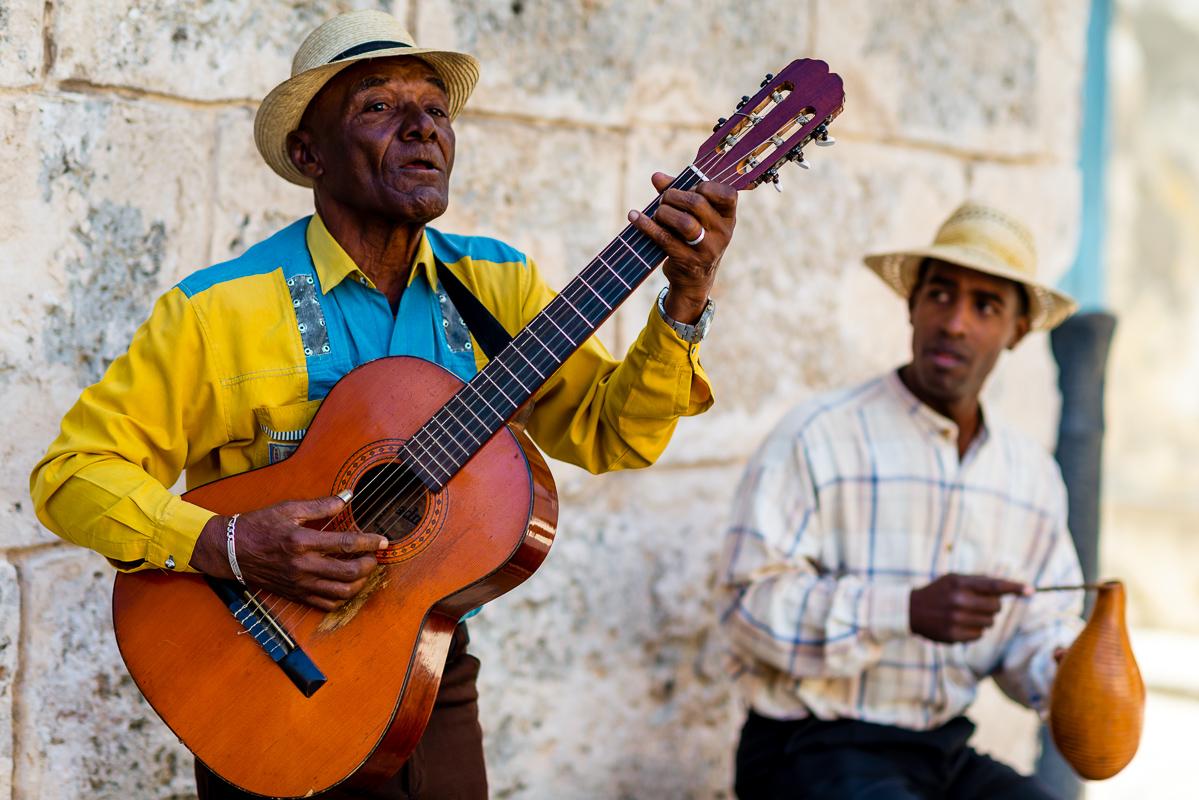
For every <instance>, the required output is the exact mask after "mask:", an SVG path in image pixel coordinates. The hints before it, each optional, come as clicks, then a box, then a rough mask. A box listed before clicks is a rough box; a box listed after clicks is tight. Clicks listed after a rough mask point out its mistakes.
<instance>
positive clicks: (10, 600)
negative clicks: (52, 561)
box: [0, 559, 21, 800]
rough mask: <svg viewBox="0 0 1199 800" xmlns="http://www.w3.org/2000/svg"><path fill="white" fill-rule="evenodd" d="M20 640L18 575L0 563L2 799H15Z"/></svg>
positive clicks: (0, 744)
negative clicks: (15, 692)
mask: <svg viewBox="0 0 1199 800" xmlns="http://www.w3.org/2000/svg"><path fill="white" fill-rule="evenodd" d="M20 637H21V590H20V586H19V585H18V583H17V571H16V570H15V569H13V566H12V564H10V563H8V561H6V560H4V559H0V798H3V800H9V798H12V797H13V796H14V795H13V786H12V773H13V749H12V743H13V735H12V734H13V684H14V681H15V680H16V676H17V666H18V649H19V648H20V644H21V642H20Z"/></svg>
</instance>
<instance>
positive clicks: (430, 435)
mask: <svg viewBox="0 0 1199 800" xmlns="http://www.w3.org/2000/svg"><path fill="white" fill-rule="evenodd" d="M436 419H437V415H436V414H434V415H433V417H432V418H431V419H430V420H429V422H433V421H434V420H436ZM427 429H428V423H425V425H424V426H422V427H421V430H422V431H424V430H427ZM413 438H416V437H415V436H414V437H413ZM429 439H430V440H431V441H432V442H433V444H435V445H437V446H438V447H440V448H441V452H443V453H445V454H446V455H447V456H449V457H450V463H451V464H453V463H454V454H453V453H451V452H450V451H449V450H446V449H445V445H443V444H442V443H441V440H440V439H438V438H436V437H434V436H433V434H432V432H431V431H430V432H429ZM429 455H430V456H431V457H432V458H433V459H434V461H435V462H436V463H437V465H438V466H439V467H441V468H442V469H445V467H444V465H442V463H441V461H440V459H438V458H437V457H436V456H433V455H432V453H430V454H429Z"/></svg>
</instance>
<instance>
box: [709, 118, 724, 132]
mask: <svg viewBox="0 0 1199 800" xmlns="http://www.w3.org/2000/svg"><path fill="white" fill-rule="evenodd" d="M726 122H728V119H727V118H725V117H721V118H720V119H718V120H716V124H715V125H713V126H712V133H716V131H718V130H720V126H721V125H723V124H724V123H726Z"/></svg>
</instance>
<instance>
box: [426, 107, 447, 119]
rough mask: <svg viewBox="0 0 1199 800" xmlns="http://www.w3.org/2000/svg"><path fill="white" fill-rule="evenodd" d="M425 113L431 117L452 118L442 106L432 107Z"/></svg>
mask: <svg viewBox="0 0 1199 800" xmlns="http://www.w3.org/2000/svg"><path fill="white" fill-rule="evenodd" d="M425 113H427V114H428V115H429V116H431V117H449V116H450V113H449V112H448V111H446V110H445V109H444V108H442V107H441V106H430V107H429V108H427V109H425Z"/></svg>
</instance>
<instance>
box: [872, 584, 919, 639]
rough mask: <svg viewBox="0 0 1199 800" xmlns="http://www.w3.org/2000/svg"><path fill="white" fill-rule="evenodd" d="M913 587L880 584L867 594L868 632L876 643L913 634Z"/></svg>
mask: <svg viewBox="0 0 1199 800" xmlns="http://www.w3.org/2000/svg"><path fill="white" fill-rule="evenodd" d="M911 596H912V587H910V586H908V585H906V584H880V585H876V586H872V587H871V588H870V591H869V592H868V593H867V599H866V602H867V603H868V606H867V609H866V630H867V632H868V633H869V634H870V636H871V638H873V639H874V640H875V641H876V642H883V641H886V640H888V639H894V638H896V637H898V636H907V635H908V634H909V633H910V632H911V627H910V626H911V615H910V613H909V606H910V603H911Z"/></svg>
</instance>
